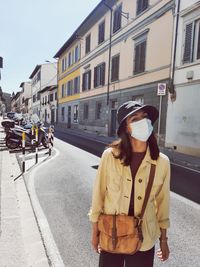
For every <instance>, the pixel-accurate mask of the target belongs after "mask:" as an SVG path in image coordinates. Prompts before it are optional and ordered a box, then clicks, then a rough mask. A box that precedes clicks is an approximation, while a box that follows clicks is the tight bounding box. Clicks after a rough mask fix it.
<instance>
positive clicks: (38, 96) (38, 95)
mask: <svg viewBox="0 0 200 267" xmlns="http://www.w3.org/2000/svg"><path fill="white" fill-rule="evenodd" d="M37 100H40V92H37Z"/></svg>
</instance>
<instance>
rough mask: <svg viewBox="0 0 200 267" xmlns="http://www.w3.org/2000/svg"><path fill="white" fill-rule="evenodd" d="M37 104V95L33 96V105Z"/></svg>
mask: <svg viewBox="0 0 200 267" xmlns="http://www.w3.org/2000/svg"><path fill="white" fill-rule="evenodd" d="M35 102H36V95H33V103H35Z"/></svg>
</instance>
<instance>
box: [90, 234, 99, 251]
mask: <svg viewBox="0 0 200 267" xmlns="http://www.w3.org/2000/svg"><path fill="white" fill-rule="evenodd" d="M92 246H93V249H94V250H95V251H96V252H97V253H100V251H99V236H98V235H92Z"/></svg>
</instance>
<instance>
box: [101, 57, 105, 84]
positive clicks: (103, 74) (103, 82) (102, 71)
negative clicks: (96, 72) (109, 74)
mask: <svg viewBox="0 0 200 267" xmlns="http://www.w3.org/2000/svg"><path fill="white" fill-rule="evenodd" d="M105 68H106V63H105V62H104V63H103V64H102V66H101V85H102V86H104V85H105Z"/></svg>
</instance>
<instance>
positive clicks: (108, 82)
mask: <svg viewBox="0 0 200 267" xmlns="http://www.w3.org/2000/svg"><path fill="white" fill-rule="evenodd" d="M103 4H104V5H105V6H106V7H107V8H108V9H109V10H110V35H109V48H108V81H107V102H106V104H107V111H106V112H107V124H106V125H107V134H108V136H109V134H110V130H109V111H110V110H109V102H110V65H111V47H112V17H113V10H112V8H111V7H110V6H109V5H107V4H106V3H105V1H103Z"/></svg>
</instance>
